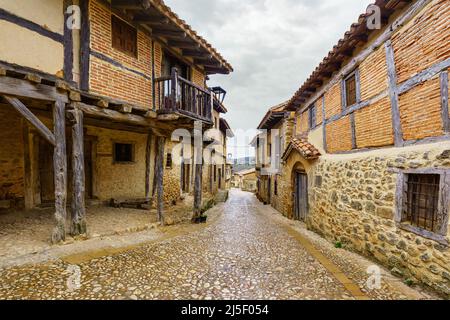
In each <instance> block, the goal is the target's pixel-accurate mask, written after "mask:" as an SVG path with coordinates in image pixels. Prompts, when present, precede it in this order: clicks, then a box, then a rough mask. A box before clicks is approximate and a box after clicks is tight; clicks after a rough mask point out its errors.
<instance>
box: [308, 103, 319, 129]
mask: <svg viewBox="0 0 450 320" xmlns="http://www.w3.org/2000/svg"><path fill="white" fill-rule="evenodd" d="M316 118H317V108H316V105H312V106H311V108H309V128H310V129H314V128H315V127H316V124H317V121H316Z"/></svg>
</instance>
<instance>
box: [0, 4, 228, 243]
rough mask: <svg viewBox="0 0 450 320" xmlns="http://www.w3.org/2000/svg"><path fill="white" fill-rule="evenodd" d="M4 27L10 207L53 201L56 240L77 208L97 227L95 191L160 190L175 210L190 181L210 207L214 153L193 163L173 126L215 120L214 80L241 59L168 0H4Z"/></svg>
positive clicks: (140, 195) (1, 54) (1, 69)
mask: <svg viewBox="0 0 450 320" xmlns="http://www.w3.org/2000/svg"><path fill="white" fill-rule="evenodd" d="M0 36H1V38H2V39H3V40H4V41H5V43H4V44H5V45H2V47H1V48H0V106H1V108H0V113H1V117H0V122H1V125H2V128H3V131H2V135H1V139H2V143H1V144H0V146H1V147H0V157H1V163H0V171H1V176H2V180H1V185H0V188H1V198H0V200H2V207H4V208H18V209H21V208H24V209H30V208H34V207H36V206H40V205H43V204H45V203H50V204H51V203H54V204H55V211H56V222H57V226H56V227H55V230H54V232H53V241H54V242H58V241H61V240H64V238H65V235H66V232H67V231H68V230H66V226H65V224H66V220H67V219H69V216H71V220H72V223H71V233H72V234H73V235H77V234H83V233H85V232H86V222H85V211H86V209H85V208H86V202H88V203H89V202H90V201H95V202H102V203H103V202H110V201H112V203H113V204H115V205H117V204H119V205H120V203H121V202H122V201H132V202H135V203H138V202H140V203H143V204H149V203H152V202H153V203H154V204H155V205H156V206H157V208H158V213H159V215H160V217H161V220H162V222H164V219H163V213H164V211H163V205H164V204H171V203H174V202H176V201H178V200H179V199H180V196H181V194H182V191H183V182H184V181H192V186H193V187H192V188H191V189H189V190H188V191H189V192H191V193H194V194H195V198H196V201H195V211H196V212H200V207H201V202H202V193H201V185H202V179H201V178H202V171H203V165H201V164H200V165H199V166H197V167H195V166H191V167H190V170H188V172H187V173H186V171H184V170H183V168H182V164H180V162H179V161H175V160H176V158H177V157H178V158H179V157H180V156H181V155H180V154H172V153H173V152H174V151H173V150H177V149H173V147H174V146H175V144H177V143H178V142H176V141H171V135H172V132H173V131H174V130H175V129H185V130H187V131H189V132H191V133H192V134H201V132H200V133H197V132H194V128H195V125H194V124H195V123H196V122H197V123H200V129H201V130H202V131H205V130H207V129H209V128H211V127H213V126H214V121H215V117H217V118H218V119H220V114H218V115H215V112H216V111H215V110H216V109H217V107H216V105H220V106H221V105H222V102H223V101H220V102H218V97H217V92H215V91H214V89H211V88H208V86H207V85H206V81H207V78H208V75H210V74H216V73H222V74H227V73H229V72H231V71H232V68H231V66H230V64H229V63H228V62H227V61H226V60H224V59H223V58H222V56H221V55H220V54H219V53H218V52H217V51H216V50H215V49H214V48H213V47H212V46H211V45H210V44H208V43H207V42H206V40H204V39H203V38H201V37H200V36H199V35H198V34H197V33H196V32H195V31H194V30H192V28H191V27H190V26H189V25H187V24H186V23H185V22H184V21H183V20H181V19H180V18H179V17H178V16H177V15H176V14H175V13H173V12H172V11H171V9H170V8H169V7H167V6H166V5H165V4H164V2H163V1H156V0H155V1H152V0H132V1H120V0H111V1H103V0H79V1H78V0H73V1H71V0H65V1H59V0H37V1H27V4H26V5H24V4H23V3H20V4H19V3H16V2H13V1H8V0H2V1H0ZM219 112H220V111H219ZM197 128H198V126H197ZM197 151H198V152H197V153H195V154H202V152H201V151H199V150H197ZM181 163H183V162H181ZM200 163H201V162H200ZM187 175H188V176H189V175H190V176H189V177H186V176H187ZM67 203H70V204H71V209H70V210H66V204H67Z"/></svg>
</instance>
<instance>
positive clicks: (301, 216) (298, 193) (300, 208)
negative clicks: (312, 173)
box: [294, 172, 309, 221]
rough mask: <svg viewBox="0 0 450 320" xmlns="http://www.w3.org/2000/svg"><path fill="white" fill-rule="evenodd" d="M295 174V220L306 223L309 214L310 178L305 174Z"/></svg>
mask: <svg viewBox="0 0 450 320" xmlns="http://www.w3.org/2000/svg"><path fill="white" fill-rule="evenodd" d="M294 174H295V178H294V218H295V220H300V221H306V217H307V216H308V212H309V205H308V176H307V174H306V173H304V172H295V173H294Z"/></svg>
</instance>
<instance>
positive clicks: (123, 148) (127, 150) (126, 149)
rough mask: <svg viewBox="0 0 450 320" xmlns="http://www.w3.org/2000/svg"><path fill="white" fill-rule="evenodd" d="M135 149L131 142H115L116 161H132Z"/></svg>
mask: <svg viewBox="0 0 450 320" xmlns="http://www.w3.org/2000/svg"><path fill="white" fill-rule="evenodd" d="M133 149H134V147H133V144H131V143H114V162H115V163H132V162H133V161H134V155H133V153H134V150H133Z"/></svg>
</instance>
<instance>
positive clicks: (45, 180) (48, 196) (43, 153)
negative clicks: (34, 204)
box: [39, 139, 55, 203]
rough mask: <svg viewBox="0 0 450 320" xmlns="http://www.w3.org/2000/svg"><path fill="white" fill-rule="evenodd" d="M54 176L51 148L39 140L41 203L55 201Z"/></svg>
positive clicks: (42, 140) (48, 144) (45, 142)
mask: <svg viewBox="0 0 450 320" xmlns="http://www.w3.org/2000/svg"><path fill="white" fill-rule="evenodd" d="M54 176H55V174H54V170H53V146H52V145H51V144H50V143H48V142H47V141H45V140H44V139H39V180H40V184H41V202H42V203H49V202H54V201H55V181H54Z"/></svg>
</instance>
